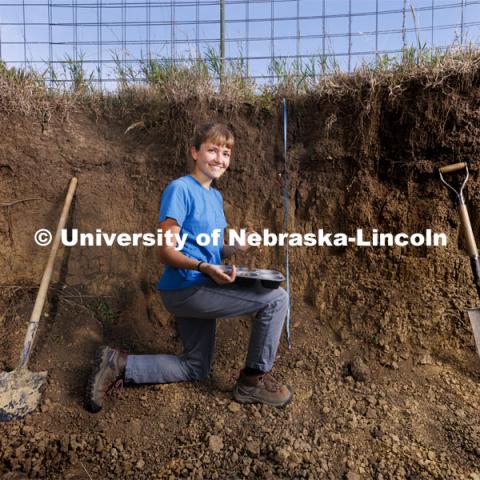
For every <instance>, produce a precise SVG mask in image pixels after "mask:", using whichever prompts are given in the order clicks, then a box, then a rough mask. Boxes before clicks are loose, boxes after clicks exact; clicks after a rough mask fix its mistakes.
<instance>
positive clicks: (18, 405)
mask: <svg viewBox="0 0 480 480" xmlns="http://www.w3.org/2000/svg"><path fill="white" fill-rule="evenodd" d="M76 186H77V179H76V178H75V177H74V178H72V180H71V181H70V186H69V188H68V193H67V197H66V199H65V203H64V205H63V210H62V214H61V216H60V221H59V222H58V227H57V231H56V233H55V237H54V239H53V243H52V249H51V251H50V256H49V257H48V261H47V266H46V267H45V271H44V272H43V277H42V281H41V283H40V288H39V290H38V293H37V298H36V299H35V305H34V307H33V311H32V315H31V316H30V322H29V324H28V329H27V333H26V335H25V340H24V343H23V350H22V353H21V355H20V362H19V364H18V366H17V368H16V369H15V370H12V371H11V372H0V422H9V421H10V420H16V419H20V418H23V417H24V416H25V415H27V414H28V413H30V412H32V411H33V410H35V409H36V408H37V406H38V404H39V403H40V399H41V396H42V391H43V387H44V384H45V381H46V379H47V372H31V371H30V370H28V368H27V364H28V360H29V358H30V353H31V351H32V345H33V341H34V340H35V334H36V332H37V328H38V323H39V321H40V316H41V314H42V310H43V305H44V303H45V298H46V296H47V291H48V285H49V284H50V279H51V277H52V272H53V266H54V263H55V257H56V255H57V251H58V247H59V246H60V239H61V234H62V230H63V228H64V227H65V223H66V221H67V217H68V211H69V210H70V205H71V203H72V199H73V195H74V193H75V188H76Z"/></svg>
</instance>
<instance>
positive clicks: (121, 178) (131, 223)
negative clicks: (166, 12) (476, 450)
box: [0, 71, 480, 357]
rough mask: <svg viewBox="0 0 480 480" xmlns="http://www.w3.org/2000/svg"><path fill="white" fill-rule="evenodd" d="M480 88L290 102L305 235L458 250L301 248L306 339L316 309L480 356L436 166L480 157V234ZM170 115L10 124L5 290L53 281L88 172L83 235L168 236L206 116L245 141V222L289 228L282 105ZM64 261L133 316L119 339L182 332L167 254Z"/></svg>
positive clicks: (293, 221) (274, 260)
mask: <svg viewBox="0 0 480 480" xmlns="http://www.w3.org/2000/svg"><path fill="white" fill-rule="evenodd" d="M479 79H480V75H479V73H478V72H477V71H473V72H468V73H455V72H454V73H452V76H451V77H447V78H446V79H444V80H443V81H442V82H440V83H437V84H435V82H432V79H431V78H430V77H429V76H428V75H426V76H425V77H422V76H421V75H420V76H419V77H418V78H413V79H412V78H410V79H405V80H404V81H401V82H400V83H399V85H400V86H401V88H400V89H399V90H398V91H396V92H393V93H392V89H391V85H387V84H385V85H382V84H380V85H374V84H373V83H372V82H371V81H370V80H369V79H368V78H363V79H362V78H360V79H359V78H353V79H348V78H347V79H343V80H342V82H343V87H342V89H339V92H340V93H339V94H338V95H337V96H331V95H321V94H318V95H316V94H311V95H308V96H301V97H297V98H289V99H288V105H289V118H288V122H289V123H288V126H289V128H288V132H289V133H288V144H289V154H288V165H289V198H290V203H289V208H290V219H289V221H290V231H292V232H299V233H306V232H316V230H317V229H318V228H323V229H324V231H326V232H334V233H335V232H343V233H347V234H353V233H354V232H355V230H356V229H357V228H362V229H364V231H365V232H371V231H372V230H373V229H378V230H379V231H382V232H392V233H398V232H406V233H414V232H424V231H425V230H426V229H432V230H433V231H434V232H445V233H446V234H447V235H448V239H449V243H448V246H447V247H445V248H426V247H402V248H400V247H394V248H390V247H376V248H373V247H368V248H360V247H353V246H349V247H324V248H318V247H292V248H291V249H290V274H291V282H292V285H291V288H292V302H293V304H292V305H293V306H292V309H293V310H292V313H293V329H294V332H295V328H296V327H297V326H298V325H299V324H300V323H301V322H302V311H303V308H304V306H305V305H310V306H313V308H314V309H315V311H316V312H317V314H318V317H317V321H318V322H319V324H321V325H322V326H328V327H329V328H331V329H332V330H333V331H334V332H335V334H336V335H338V336H340V337H342V336H345V335H353V336H354V337H357V338H359V339H361V340H362V341H366V342H367V344H368V345H374V346H376V347H379V348H380V350H379V351H380V352H383V351H384V352H389V351H392V350H393V351H397V350H402V349H406V350H409V349H411V348H414V349H427V350H431V351H434V352H435V353H437V354H438V355H442V356H445V357H450V356H454V357H455V356H457V355H459V347H461V348H462V349H463V350H464V352H467V353H466V354H467V355H473V351H474V350H473V339H472V336H471V333H470V328H469V324H468V319H467V318H466V316H465V315H464V314H463V313H462V311H463V310H464V308H465V307H467V306H473V305H475V304H476V303H477V299H476V295H475V291H474V289H473V288H472V287H471V273H470V267H469V262H468V258H466V256H465V253H464V251H463V250H462V251H461V252H460V251H459V248H460V249H462V248H463V243H462V240H461V238H460V235H459V223H458V219H457V215H456V212H455V210H454V208H453V202H452V200H453V197H452V196H451V195H449V193H448V192H447V190H446V189H445V188H444V187H443V186H442V185H441V184H440V182H439V179H438V174H437V173H436V171H435V168H436V167H438V166H440V165H445V164H448V163H453V162H457V161H468V162H469V165H470V171H471V178H470V180H469V183H468V204H469V209H470V212H471V218H472V223H473V228H474V233H475V234H476V235H477V238H478V233H479V229H480V218H479V215H478V213H477V212H478V206H479V204H480V189H479V177H478V168H479V163H478V161H477V158H476V157H477V153H478V150H479V143H478V138H480V136H479V131H478V130H479V129H478V125H479V116H480V113H479V94H478V84H479ZM145 108H146V109H147V108H148V107H147V106H146V107H145ZM137 115H140V116H141V112H140V113H139V112H137ZM157 115H158V116H159V117H162V118H163V121H162V122H159V123H158V124H157V126H156V127H155V126H154V127H152V128H151V129H149V130H146V129H133V130H131V131H130V132H128V133H125V130H126V129H127V128H128V127H129V125H131V124H132V123H133V122H134V121H135V120H138V118H121V117H119V118H117V119H116V120H115V121H113V120H112V119H107V118H102V117H100V118H96V119H94V118H93V117H92V115H90V114H89V113H88V112H78V113H76V114H72V115H70V117H69V119H68V121H64V120H62V119H59V118H55V117H53V118H52V119H51V120H50V122H49V123H48V124H47V125H43V126H41V125H40V124H38V123H36V122H29V121H27V120H26V119H25V118H12V117H11V116H9V117H5V118H4V119H3V120H2V122H1V124H0V129H1V132H0V138H1V140H0V159H1V160H0V204H1V206H0V271H2V278H1V283H2V285H17V286H18V285H20V286H22V285H23V286H34V285H37V284H38V282H39V279H40V278H41V273H42V270H43V268H44V265H45V263H46V259H47V256H48V249H47V248H41V247H38V246H36V245H35V244H34V242H33V234H34V232H35V231H36V230H38V229H39V228H49V229H51V230H54V228H55V226H56V222H57V219H58V217H59V214H60V211H61V207H62V203H63V198H64V195H65V192H66V188H67V184H68V181H69V179H70V177H71V176H72V175H76V176H77V177H78V179H79V185H78V190H77V195H76V200H75V203H74V207H73V214H72V216H71V221H70V223H71V225H72V226H73V227H75V228H78V229H79V231H81V232H95V230H96V229H97V228H101V229H102V231H103V232H107V233H110V232H129V233H133V232H151V231H154V229H155V225H156V219H157V215H158V205H159V199H160V194H161V192H162V190H163V188H164V187H165V186H166V185H167V183H168V182H169V181H171V180H172V179H174V178H176V177H177V176H180V175H183V174H185V173H187V172H188V168H189V162H188V160H187V158H188V141H189V138H190V135H191V132H192V130H193V126H194V125H195V124H196V123H198V122H200V121H203V120H210V119H216V120H220V121H224V122H226V123H228V124H229V125H230V126H231V128H232V129H233V131H234V133H235V136H236V146H235V152H234V157H233V160H232V166H231V168H230V171H229V172H228V173H227V174H226V175H225V176H224V178H223V179H222V180H221V181H220V182H219V184H218V188H219V189H220V190H221V191H222V193H223V197H224V201H225V211H226V215H227V219H228V221H229V224H230V225H229V226H230V227H232V228H241V227H244V226H247V225H248V226H252V227H254V228H255V229H257V230H262V229H263V228H268V229H269V230H271V231H273V232H281V231H283V195H282V188H283V186H282V185H283V183H282V182H283V178H284V177H283V173H284V170H283V157H282V150H283V145H282V140H281V138H282V135H281V134H282V128H283V126H282V116H281V112H280V108H279V111H278V112H277V110H276V108H275V107H273V108H270V109H269V108H259V107H258V106H254V105H250V104H242V105H237V106H230V105H221V104H220V103H219V102H218V101H217V100H211V101H203V100H199V99H190V100H189V101H188V102H182V103H180V104H175V105H174V104H169V105H168V104H165V106H164V111H163V112H157ZM172 132H173V133H172ZM15 202H17V203H15ZM61 256H62V261H61V262H59V264H58V265H57V272H56V274H55V275H54V281H56V282H59V283H58V284H57V286H58V285H61V286H64V285H66V286H67V288H73V289H74V290H75V292H77V293H78V292H80V293H79V295H82V296H85V298H87V297H88V296H93V297H95V296H98V297H100V296H105V298H108V299H109V300H107V303H108V304H109V305H110V306H111V307H112V308H113V309H114V310H115V311H116V312H123V320H122V321H120V323H119V324H117V328H116V329H115V330H110V331H109V332H107V333H106V336H107V337H109V336H111V335H113V336H116V335H117V334H118V338H120V337H122V336H123V337H125V336H126V335H125V334H132V335H133V336H134V337H135V338H136V339H137V340H138V342H139V344H142V343H145V342H146V341H147V339H148V338H149V337H151V336H152V332H154V333H155V334H157V333H160V334H161V329H162V327H163V326H165V325H167V324H168V323H169V321H168V315H167V313H166V312H165V311H163V309H162V306H161V304H160V303H159V301H158V298H157V296H156V295H155V291H154V284H155V282H156V280H157V279H158V276H159V275H160V273H161V269H162V267H161V264H160V262H159V259H158V256H157V254H156V251H155V248H146V247H123V248H120V247H114V248H110V247H83V248H81V247H73V248H71V249H63V250H62V254H61ZM283 262H284V251H283V249H281V248H278V247H271V248H265V249H264V250H263V253H261V254H258V253H254V254H250V255H249V256H248V257H247V258H246V259H245V261H244V262H241V263H246V264H249V265H252V266H253V265H255V266H257V267H271V268H278V269H280V270H283ZM82 298H83V297H82ZM7 320H8V319H6V320H5V321H7ZM115 332H116V333H115ZM103 333H104V334H105V331H104V332H103ZM104 340H106V341H109V340H111V338H104ZM133 343H134V344H135V341H133Z"/></svg>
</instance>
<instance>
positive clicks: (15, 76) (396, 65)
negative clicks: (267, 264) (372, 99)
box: [0, 12, 480, 126]
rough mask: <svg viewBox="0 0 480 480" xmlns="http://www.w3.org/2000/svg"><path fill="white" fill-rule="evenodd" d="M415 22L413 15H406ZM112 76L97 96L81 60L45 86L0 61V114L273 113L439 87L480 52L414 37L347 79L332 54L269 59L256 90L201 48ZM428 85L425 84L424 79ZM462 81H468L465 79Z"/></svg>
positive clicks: (38, 75) (34, 75)
mask: <svg viewBox="0 0 480 480" xmlns="http://www.w3.org/2000/svg"><path fill="white" fill-rule="evenodd" d="M412 15H413V17H414V18H415V14H414V12H412ZM114 62H115V68H114V71H113V75H114V77H115V78H116V79H117V80H118V83H117V85H118V86H117V89H116V90H115V91H113V92H107V91H102V90H100V89H99V88H98V83H97V80H96V78H95V75H94V73H93V72H89V73H88V72H87V69H86V65H85V62H84V57H83V55H81V54H80V55H79V58H78V59H76V60H75V59H73V58H71V57H66V58H65V59H64V61H63V62H62V64H61V66H62V69H61V70H60V72H57V73H55V74H54V75H53V77H51V78H50V82H49V84H48V85H47V74H48V73H51V72H50V69H49V67H48V66H47V67H46V68H45V70H44V71H43V72H38V71H34V70H33V69H29V70H24V69H15V68H8V67H7V66H6V65H5V64H4V63H2V62H0V114H3V115H5V114H9V113H10V114H13V113H15V114H21V115H27V116H28V115H30V116H32V115H33V116H35V117H37V118H40V119H42V121H44V120H45V118H50V116H51V115H52V114H54V112H60V113H62V114H64V115H68V113H69V112H70V111H72V110H73V109H75V108H84V107H88V108H90V109H92V110H93V111H94V112H95V113H96V114H97V115H101V114H104V113H108V112H115V114H116V118H122V117H127V118H131V119H132V120H135V119H136V120H137V121H138V115H137V118H135V116H136V112H138V109H139V108H140V106H141V105H144V106H145V105H148V108H149V110H150V112H151V117H152V118H151V119H150V122H149V121H148V119H145V118H142V121H144V120H146V122H145V124H146V125H147V126H148V125H152V124H153V123H154V120H153V119H154V117H155V112H156V111H157V112H158V111H160V110H163V106H164V105H166V104H168V103H169V102H186V101H188V99H191V98H200V99H204V100H205V101H206V102H208V101H210V100H211V99H213V98H215V99H217V100H219V101H221V102H226V103H228V104H241V103H250V104H256V105H257V106H258V107H259V108H263V109H265V108H266V109H267V110H268V109H272V108H273V107H274V105H275V104H276V102H277V99H278V97H281V96H296V95H305V94H320V95H322V94H326V95H330V94H331V93H332V92H336V94H338V93H341V92H342V91H343V92H344V93H345V92H348V91H351V90H352V89H354V88H356V87H355V85H357V86H358V85H359V83H364V82H367V84H369V85H370V86H372V85H380V84H383V85H389V88H390V91H391V92H393V93H392V95H394V92H395V91H396V89H397V87H396V84H401V83H402V82H404V81H405V80H408V78H410V77H412V76H419V75H420V76H422V75H423V76H425V77H431V80H430V81H431V82H434V83H436V84H438V83H439V82H440V83H441V82H442V79H446V78H448V76H449V75H450V74H451V73H452V72H454V73H457V74H458V73H459V72H461V73H462V74H463V75H470V76H471V75H472V72H474V71H476V70H477V69H478V66H479V62H480V51H479V50H478V48H476V47H474V46H470V47H467V48H464V49H462V50H460V49H456V48H451V49H450V50H447V51H439V50H435V51H432V50H431V49H429V48H427V47H426V45H422V44H421V43H420V41H419V39H417V45H416V46H411V47H408V48H405V49H404V50H403V51H402V52H401V53H400V54H398V55H396V56H387V55H383V56H381V57H379V58H377V59H376V61H375V62H374V63H370V64H363V65H361V66H360V67H358V68H357V69H356V70H355V71H354V72H352V73H351V74H349V75H347V74H345V73H342V72H341V71H340V68H339V64H338V62H337V61H336V59H335V56H334V55H328V56H322V55H317V56H311V57H310V58H308V59H306V60H304V61H300V60H294V61H288V60H287V59H285V58H281V57H280V58H274V59H273V60H272V62H271V64H270V67H269V73H270V74H271V75H273V76H274V78H275V79H276V80H275V82H274V83H273V84H268V85H261V84H259V83H258V82H256V81H255V80H254V79H253V78H251V77H250V76H249V71H248V62H247V60H246V59H245V58H244V57H243V56H242V55H240V56H239V58H238V59H237V60H235V61H227V62H226V64H225V68H224V70H225V76H224V78H223V81H222V82H221V83H220V81H219V76H220V71H221V62H220V58H219V55H218V52H217V51H216V50H214V49H207V51H206V52H205V54H204V56H203V58H178V59H176V61H175V62H172V61H171V60H170V59H167V58H162V57H159V58H152V57H149V58H145V59H141V60H140V61H139V62H137V63H129V62H124V61H122V60H121V59H120V58H119V57H118V56H115V55H114ZM426 82H427V83H428V80H426ZM467 83H468V81H467Z"/></svg>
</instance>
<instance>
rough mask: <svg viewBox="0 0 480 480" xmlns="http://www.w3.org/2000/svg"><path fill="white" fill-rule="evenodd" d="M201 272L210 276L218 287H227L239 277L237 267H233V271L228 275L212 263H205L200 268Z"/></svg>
mask: <svg viewBox="0 0 480 480" xmlns="http://www.w3.org/2000/svg"><path fill="white" fill-rule="evenodd" d="M200 272H202V273H204V274H205V275H208V276H209V277H210V278H211V279H212V280H213V281H214V282H215V283H217V284H218V285H226V284H227V283H233V282H234V281H235V278H236V276H237V268H236V267H235V265H232V271H231V272H230V273H228V274H227V273H225V272H223V271H222V270H220V269H219V268H218V267H216V266H215V265H212V264H210V263H203V264H202V265H201V266H200Z"/></svg>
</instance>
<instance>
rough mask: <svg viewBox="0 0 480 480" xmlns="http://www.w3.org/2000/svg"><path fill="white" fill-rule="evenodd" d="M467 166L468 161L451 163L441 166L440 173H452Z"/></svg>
mask: <svg viewBox="0 0 480 480" xmlns="http://www.w3.org/2000/svg"><path fill="white" fill-rule="evenodd" d="M466 166H467V164H466V162H460V163H452V164H451V165H445V167H440V168H439V170H440V173H452V172H456V171H458V170H462V169H463V168H465V167H466Z"/></svg>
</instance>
